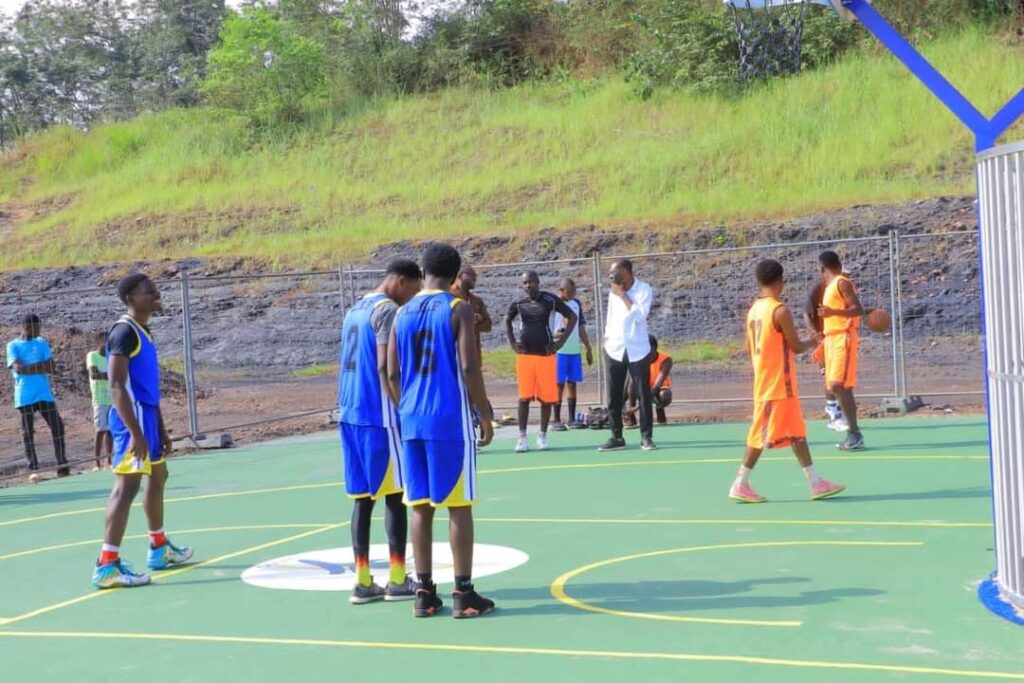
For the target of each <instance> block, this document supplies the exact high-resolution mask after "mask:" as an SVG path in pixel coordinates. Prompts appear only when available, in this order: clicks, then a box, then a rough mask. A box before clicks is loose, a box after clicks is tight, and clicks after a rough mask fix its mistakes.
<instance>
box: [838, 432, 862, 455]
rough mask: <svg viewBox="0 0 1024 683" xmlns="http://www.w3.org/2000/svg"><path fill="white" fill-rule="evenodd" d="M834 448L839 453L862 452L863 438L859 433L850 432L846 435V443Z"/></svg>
mask: <svg viewBox="0 0 1024 683" xmlns="http://www.w3.org/2000/svg"><path fill="white" fill-rule="evenodd" d="M836 448H838V449H839V450H841V451H862V450H864V436H863V435H862V434H861V433H860V432H857V433H854V432H850V433H849V434H847V435H846V441H843V442H842V443H837V444H836Z"/></svg>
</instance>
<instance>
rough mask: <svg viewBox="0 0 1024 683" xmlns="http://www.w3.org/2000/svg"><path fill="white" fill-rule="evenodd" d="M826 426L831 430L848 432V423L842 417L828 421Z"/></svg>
mask: <svg viewBox="0 0 1024 683" xmlns="http://www.w3.org/2000/svg"><path fill="white" fill-rule="evenodd" d="M828 428H829V429H831V430H832V431H833V432H848V431H850V423H849V422H847V421H846V420H845V419H843V418H841V417H840V418H838V419H836V420H829V421H828Z"/></svg>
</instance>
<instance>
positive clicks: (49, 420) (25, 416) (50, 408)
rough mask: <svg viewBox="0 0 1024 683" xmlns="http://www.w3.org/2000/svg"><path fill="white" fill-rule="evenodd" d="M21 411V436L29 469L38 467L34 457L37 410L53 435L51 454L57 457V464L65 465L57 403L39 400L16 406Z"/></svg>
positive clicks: (62, 436)
mask: <svg viewBox="0 0 1024 683" xmlns="http://www.w3.org/2000/svg"><path fill="white" fill-rule="evenodd" d="M18 412H19V413H21V438H22V441H23V442H24V444H25V457H26V458H27V459H28V468H29V469H30V470H38V469H39V459H38V458H37V457H36V442H35V414H36V413H37V412H38V413H40V414H41V415H42V416H43V420H44V421H45V422H46V426H47V427H49V428H50V434H51V435H52V436H53V454H54V456H55V457H56V458H57V464H58V465H66V464H67V462H68V459H67V457H65V455H64V422H63V421H62V420H61V419H60V413H58V412H57V404H56V403H54V402H52V401H40V402H39V403H33V404H31V405H27V406H21V407H20V408H18Z"/></svg>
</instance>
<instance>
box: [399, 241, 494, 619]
mask: <svg viewBox="0 0 1024 683" xmlns="http://www.w3.org/2000/svg"><path fill="white" fill-rule="evenodd" d="M461 264H462V259H461V257H460V256H459V252H457V251H456V250H455V249H454V248H453V247H451V246H449V245H447V244H431V245H429V246H428V247H427V248H426V250H425V251H424V253H423V270H424V272H425V275H426V277H425V288H424V289H423V291H421V292H420V293H419V294H417V295H416V296H414V297H413V298H412V299H411V300H410V301H409V303H407V304H405V305H404V306H402V308H401V309H399V311H398V315H396V316H395V324H394V326H393V327H392V329H391V341H390V343H389V344H388V379H389V381H390V383H391V391H392V394H393V395H394V396H395V397H397V398H398V413H399V416H400V417H401V421H402V440H403V442H404V445H405V449H404V458H403V462H404V464H405V500H406V504H408V505H411V506H412V508H413V511H412V519H413V522H412V545H413V551H414V554H415V556H416V578H417V580H418V581H419V584H420V585H419V588H418V590H417V591H416V603H415V607H414V608H413V614H414V615H415V616H417V617H429V616H433V615H434V614H436V613H437V611H438V610H439V609H440V608H441V599H440V598H439V597H438V595H437V586H436V585H435V584H434V582H433V577H432V570H433V557H432V554H431V550H432V545H431V544H432V542H433V523H434V509H435V508H439V507H444V508H448V514H449V518H450V523H449V527H448V539H449V542H450V543H451V548H452V556H453V558H454V560H455V591H454V593H453V594H452V598H453V603H454V605H453V607H452V616H454V617H455V618H456V619H466V618H470V617H477V616H480V615H482V614H486V613H487V612H490V611H491V610H493V609H494V603H493V602H492V601H490V600H488V599H487V598H484V597H483V596H481V595H479V594H478V593H477V592H476V591H475V590H473V583H472V573H473V512H472V507H471V506H472V505H473V503H474V502H475V501H476V449H477V446H478V445H480V446H486V445H487V444H489V443H490V442H491V439H492V438H494V428H493V426H492V424H491V421H492V419H493V415H491V409H490V405H489V404H488V402H487V391H486V389H485V388H484V378H483V374H482V372H481V370H480V356H479V352H478V351H477V343H476V332H475V328H474V325H475V320H474V316H473V308H472V306H470V305H469V304H467V303H466V302H464V301H462V300H461V299H459V298H458V297H456V296H454V295H453V294H451V293H450V292H449V291H448V290H449V288H450V287H451V285H452V282H454V280H455V277H456V276H457V275H458V274H459V267H460V266H461ZM474 408H475V409H476V410H477V411H478V413H479V414H480V440H479V444H478V443H477V441H476V436H475V434H474V431H473V416H472V410H473V409H474Z"/></svg>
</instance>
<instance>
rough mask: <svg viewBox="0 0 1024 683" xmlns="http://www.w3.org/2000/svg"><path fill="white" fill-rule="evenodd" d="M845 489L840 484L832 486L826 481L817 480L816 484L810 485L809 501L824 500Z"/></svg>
mask: <svg viewBox="0 0 1024 683" xmlns="http://www.w3.org/2000/svg"><path fill="white" fill-rule="evenodd" d="M844 490H846V487H845V486H843V485H842V484H833V483H832V482H830V481H829V480H828V479H819V480H818V483H817V484H811V500H824V499H825V498H831V497H832V496H834V495H837V494H840V493H842V492H843V491H844Z"/></svg>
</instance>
